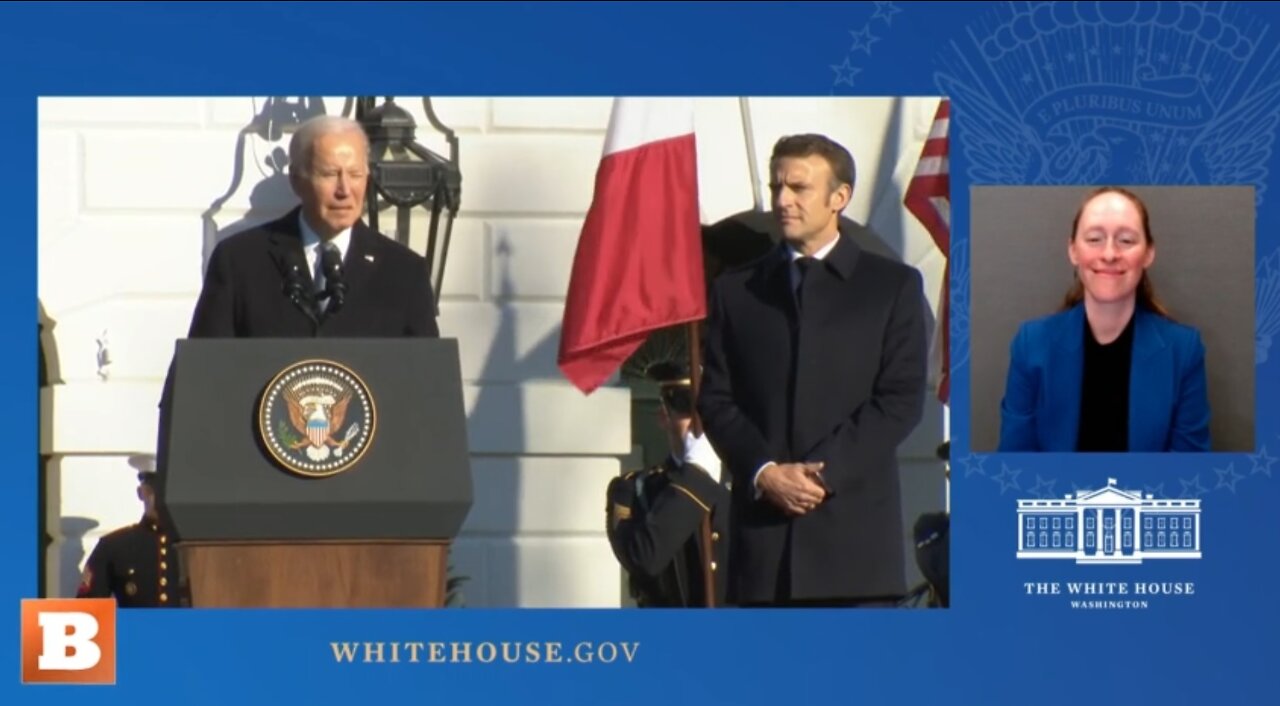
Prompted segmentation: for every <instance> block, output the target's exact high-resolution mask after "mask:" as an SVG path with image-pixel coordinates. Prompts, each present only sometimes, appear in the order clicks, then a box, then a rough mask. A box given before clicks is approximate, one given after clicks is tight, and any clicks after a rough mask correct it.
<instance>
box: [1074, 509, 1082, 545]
mask: <svg viewBox="0 0 1280 706" xmlns="http://www.w3.org/2000/svg"><path fill="white" fill-rule="evenodd" d="M1075 533H1076V557H1082V556H1084V508H1082V507H1080V506H1079V505H1077V506H1076V529H1075Z"/></svg>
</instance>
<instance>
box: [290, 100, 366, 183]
mask: <svg viewBox="0 0 1280 706" xmlns="http://www.w3.org/2000/svg"><path fill="white" fill-rule="evenodd" d="M344 132H353V133H355V134H357V135H359V136H360V140H361V142H363V143H364V151H365V153H366V154H368V152H369V136H368V135H366V134H365V131H364V127H363V126H361V125H360V123H358V122H356V121H355V120H352V119H351V118H346V117H343V116H341V115H321V116H319V117H315V118H312V119H310V120H308V121H306V122H305V123H303V124H302V126H301V127H299V128H298V131H297V132H295V133H293V139H292V140H290V141H289V173H290V174H297V175H299V176H307V175H308V173H309V172H310V171H311V155H312V154H313V151H314V150H313V146H314V145H315V141H316V139H317V138H319V137H321V136H323V135H331V134H334V133H344Z"/></svg>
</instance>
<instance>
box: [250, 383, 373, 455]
mask: <svg viewBox="0 0 1280 706" xmlns="http://www.w3.org/2000/svg"><path fill="white" fill-rule="evenodd" d="M258 416H259V429H260V431H261V434H262V441H263V444H264V445H265V446H266V448H267V449H268V451H269V452H270V453H271V455H272V456H273V457H274V458H275V460H276V461H277V462H278V463H280V464H282V465H283V466H284V467H285V469H286V470H289V471H292V472H294V473H299V474H302V475H309V476H329V475H334V474H336V473H340V472H342V471H344V470H347V469H348V468H350V467H351V466H353V465H354V464H355V463H356V461H358V460H359V458H360V457H361V456H362V455H363V453H364V451H365V450H366V449H367V448H368V445H369V442H370V441H371V439H372V436H373V428H374V424H375V415H374V405H373V397H372V396H371V395H370V393H369V389H368V387H367V386H366V385H365V384H364V382H363V381H362V380H360V378H359V377H357V376H356V374H355V373H354V372H352V371H351V370H349V369H348V368H346V367H345V366H342V365H339V364H338V363H334V362H332V361H316V360H312V361H303V362H301V363H297V364H294V365H291V366H290V367H288V368H286V369H285V370H283V371H282V372H281V373H280V374H278V375H277V376H276V378H275V380H273V381H272V383H271V384H270V385H269V386H268V387H267V390H266V392H265V393H264V394H263V398H262V403H261V406H260V409H259V415H258Z"/></svg>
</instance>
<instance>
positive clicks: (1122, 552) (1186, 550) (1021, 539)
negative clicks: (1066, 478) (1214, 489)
mask: <svg viewBox="0 0 1280 706" xmlns="http://www.w3.org/2000/svg"><path fill="white" fill-rule="evenodd" d="M1018 558H1019V559H1075V561H1076V563H1077V564H1141V563H1142V562H1143V561H1145V560H1147V559H1199V558H1200V501H1199V500H1194V499H1193V500H1167V499H1163V498H1160V499H1157V498H1155V497H1153V496H1152V495H1151V494H1150V493H1147V494H1146V495H1143V494H1142V493H1141V492H1140V491H1136V490H1123V489H1121V488H1117V487H1116V479H1115V478H1108V479H1107V486H1106V487H1105V488H1102V489H1100V490H1081V491H1078V492H1076V493H1069V494H1067V495H1066V496H1064V499H1062V500H1019V501H1018Z"/></svg>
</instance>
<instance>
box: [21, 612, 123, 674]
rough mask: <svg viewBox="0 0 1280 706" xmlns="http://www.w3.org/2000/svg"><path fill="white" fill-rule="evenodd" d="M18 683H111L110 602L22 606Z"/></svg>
mask: <svg viewBox="0 0 1280 706" xmlns="http://www.w3.org/2000/svg"><path fill="white" fill-rule="evenodd" d="M22 682H23V683H24V684H114V683H116V601H115V599H114V598H49V599H34V598H33V599H26V600H23V601H22Z"/></svg>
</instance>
